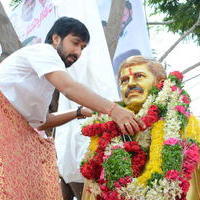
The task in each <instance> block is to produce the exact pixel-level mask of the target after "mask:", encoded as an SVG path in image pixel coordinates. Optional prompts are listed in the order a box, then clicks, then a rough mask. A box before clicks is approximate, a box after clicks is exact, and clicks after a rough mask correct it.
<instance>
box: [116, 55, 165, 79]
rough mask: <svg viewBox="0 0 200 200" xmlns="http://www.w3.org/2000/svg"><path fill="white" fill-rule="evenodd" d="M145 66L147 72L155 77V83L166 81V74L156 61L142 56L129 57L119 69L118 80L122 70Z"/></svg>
mask: <svg viewBox="0 0 200 200" xmlns="http://www.w3.org/2000/svg"><path fill="white" fill-rule="evenodd" d="M142 64H146V65H147V67H148V69H149V71H150V72H151V73H152V74H154V75H155V76H156V79H157V81H160V80H162V79H166V77H167V76H166V72H165V69H164V67H163V66H162V65H161V64H160V63H159V62H157V61H155V60H152V59H148V58H145V57H143V56H131V57H129V58H127V59H126V60H125V61H124V62H123V63H122V64H121V67H120V71H119V74H118V80H119V77H120V74H121V71H122V69H123V68H126V67H130V66H134V65H142Z"/></svg>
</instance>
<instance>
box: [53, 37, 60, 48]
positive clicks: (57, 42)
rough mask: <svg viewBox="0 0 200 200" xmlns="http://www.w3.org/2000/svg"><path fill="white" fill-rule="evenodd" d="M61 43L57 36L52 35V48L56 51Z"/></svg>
mask: <svg viewBox="0 0 200 200" xmlns="http://www.w3.org/2000/svg"><path fill="white" fill-rule="evenodd" d="M60 41H61V37H60V36H59V35H57V34H53V36H52V42H53V43H52V45H53V46H54V48H56V49H57V47H58V45H59V44H60Z"/></svg>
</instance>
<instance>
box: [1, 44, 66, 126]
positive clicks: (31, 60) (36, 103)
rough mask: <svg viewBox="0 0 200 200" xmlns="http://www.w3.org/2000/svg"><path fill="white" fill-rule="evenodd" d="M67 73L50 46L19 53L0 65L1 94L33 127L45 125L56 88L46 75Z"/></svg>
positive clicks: (25, 48)
mask: <svg viewBox="0 0 200 200" xmlns="http://www.w3.org/2000/svg"><path fill="white" fill-rule="evenodd" d="M53 71H65V65H64V63H63V61H62V60H61V58H60V56H59V55H58V53H57V51H56V50H55V49H54V48H53V47H52V46H51V45H49V44H36V45H31V46H27V47H24V48H22V49H19V50H18V51H16V52H15V53H13V54H12V55H10V56H9V57H8V58H6V59H5V60H4V61H3V62H2V63H1V64H0V90H1V92H2V93H3V94H4V95H5V96H6V97H7V99H8V100H9V101H10V103H11V104H12V105H13V106H14V107H15V108H16V109H17V110H18V111H19V112H20V113H21V114H22V115H23V116H24V117H25V119H26V120H27V121H28V122H29V124H30V125H31V126H32V127H38V126H40V125H41V124H42V123H44V122H45V121H46V115H47V112H48V107H49V104H50V102H51V99H52V94H53V91H54V89H55V87H54V86H53V85H52V84H51V83H50V82H49V81H47V80H46V79H45V76H44V75H45V74H48V73H50V72H53Z"/></svg>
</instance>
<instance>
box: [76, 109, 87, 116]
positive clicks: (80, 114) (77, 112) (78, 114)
mask: <svg viewBox="0 0 200 200" xmlns="http://www.w3.org/2000/svg"><path fill="white" fill-rule="evenodd" d="M82 108H83V106H78V109H77V110H76V117H77V119H84V118H86V116H85V115H83V114H82V113H81V109H82Z"/></svg>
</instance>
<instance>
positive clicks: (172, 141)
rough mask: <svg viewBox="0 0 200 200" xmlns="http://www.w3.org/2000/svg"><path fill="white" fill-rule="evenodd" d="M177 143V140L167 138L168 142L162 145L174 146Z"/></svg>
mask: <svg viewBox="0 0 200 200" xmlns="http://www.w3.org/2000/svg"><path fill="white" fill-rule="evenodd" d="M178 142H179V139H177V138H169V139H168V140H166V141H165V142H164V144H166V145H175V144H177V143H178Z"/></svg>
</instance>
